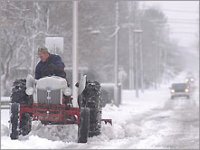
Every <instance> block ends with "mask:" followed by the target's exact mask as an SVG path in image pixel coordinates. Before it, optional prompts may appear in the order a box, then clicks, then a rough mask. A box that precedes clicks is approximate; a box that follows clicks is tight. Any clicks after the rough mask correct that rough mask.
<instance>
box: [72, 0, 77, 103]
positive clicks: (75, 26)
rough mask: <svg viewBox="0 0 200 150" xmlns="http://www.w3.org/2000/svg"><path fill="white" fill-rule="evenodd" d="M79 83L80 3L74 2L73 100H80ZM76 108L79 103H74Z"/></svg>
mask: <svg viewBox="0 0 200 150" xmlns="http://www.w3.org/2000/svg"><path fill="white" fill-rule="evenodd" d="M77 82H78V1H77V0H74V1H73V49H72V88H73V99H77V98H78V92H77V87H76V86H75V84H76V83H77ZM73 105H74V106H75V107H77V106H78V104H77V101H73Z"/></svg>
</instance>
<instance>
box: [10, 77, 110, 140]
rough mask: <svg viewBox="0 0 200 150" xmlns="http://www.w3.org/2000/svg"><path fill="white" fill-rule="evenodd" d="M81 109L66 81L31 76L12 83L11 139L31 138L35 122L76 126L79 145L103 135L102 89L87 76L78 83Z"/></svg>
mask: <svg viewBox="0 0 200 150" xmlns="http://www.w3.org/2000/svg"><path fill="white" fill-rule="evenodd" d="M76 86H77V88H78V100H77V102H78V105H79V106H78V107H73V103H72V100H73V99H72V97H71V89H70V88H69V87H68V84H67V81H66V80H65V79H64V78H61V77H57V76H52V77H44V78H41V79H39V80H35V79H33V77H32V76H30V75H29V76H28V77H27V79H19V80H16V81H15V82H14V83H13V89H12V94H11V107H10V113H11V115H10V121H9V122H10V138H11V139H13V140H14V139H18V137H19V135H23V136H25V135H28V134H29V132H30V131H31V126H32V121H35V120H39V121H41V123H42V124H44V125H56V124H62V125H67V124H77V125H78V142H79V143H86V142H87V139H88V137H92V136H96V135H99V134H100V133H101V121H104V122H105V123H110V124H112V120H111V119H102V118H101V116H102V107H101V87H100V84H99V83H98V82H97V81H87V80H86V76H84V77H82V79H81V81H80V82H79V83H78V84H76Z"/></svg>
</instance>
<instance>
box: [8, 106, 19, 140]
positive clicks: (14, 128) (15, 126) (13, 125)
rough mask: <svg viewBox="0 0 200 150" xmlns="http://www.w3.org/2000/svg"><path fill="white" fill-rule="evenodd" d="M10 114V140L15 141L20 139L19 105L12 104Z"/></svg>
mask: <svg viewBox="0 0 200 150" xmlns="http://www.w3.org/2000/svg"><path fill="white" fill-rule="evenodd" d="M10 112H11V116H10V138H11V139H12V140H15V139H18V137H19V104H18V103H12V105H11V108H10Z"/></svg>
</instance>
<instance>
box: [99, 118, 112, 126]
mask: <svg viewBox="0 0 200 150" xmlns="http://www.w3.org/2000/svg"><path fill="white" fill-rule="evenodd" d="M101 121H104V123H105V124H107V123H109V124H110V125H112V119H101Z"/></svg>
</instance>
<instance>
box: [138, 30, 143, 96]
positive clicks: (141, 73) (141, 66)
mask: <svg viewBox="0 0 200 150" xmlns="http://www.w3.org/2000/svg"><path fill="white" fill-rule="evenodd" d="M142 32H143V31H142V30H141V32H140V34H139V53H140V85H141V92H142V93H143V92H144V66H143V49H142Z"/></svg>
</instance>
